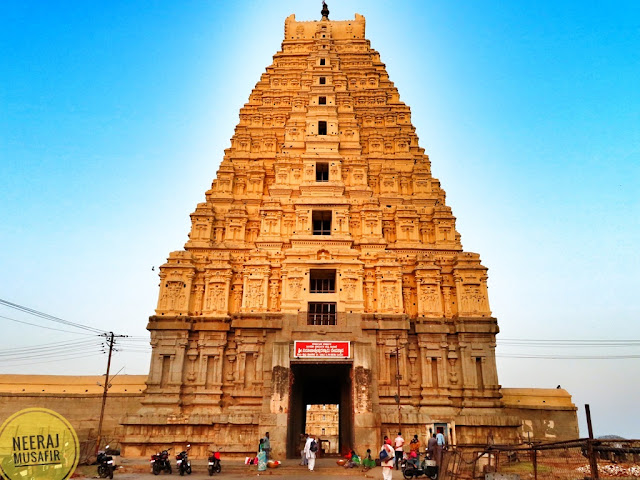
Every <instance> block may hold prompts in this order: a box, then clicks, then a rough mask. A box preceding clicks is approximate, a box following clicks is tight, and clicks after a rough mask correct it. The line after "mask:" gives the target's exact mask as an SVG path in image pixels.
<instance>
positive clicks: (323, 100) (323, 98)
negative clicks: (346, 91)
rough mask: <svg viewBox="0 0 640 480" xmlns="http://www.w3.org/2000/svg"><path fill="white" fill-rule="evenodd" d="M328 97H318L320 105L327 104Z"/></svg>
mask: <svg viewBox="0 0 640 480" xmlns="http://www.w3.org/2000/svg"><path fill="white" fill-rule="evenodd" d="M326 104H327V97H318V105H326Z"/></svg>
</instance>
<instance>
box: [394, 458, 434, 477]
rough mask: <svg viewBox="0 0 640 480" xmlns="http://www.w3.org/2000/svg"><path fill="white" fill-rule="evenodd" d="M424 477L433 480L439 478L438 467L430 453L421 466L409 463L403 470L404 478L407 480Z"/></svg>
mask: <svg viewBox="0 0 640 480" xmlns="http://www.w3.org/2000/svg"><path fill="white" fill-rule="evenodd" d="M422 475H426V476H427V477H429V478H430V479H431V480H436V479H437V478H438V466H437V465H436V461H435V460H433V459H432V458H431V455H430V454H429V453H427V454H426V455H425V457H424V460H423V461H422V463H421V464H420V466H416V465H414V464H413V463H411V462H407V463H406V466H405V468H404V469H403V470H402V476H403V477H404V478H405V479H406V480H411V479H412V478H413V477H421V476H422Z"/></svg>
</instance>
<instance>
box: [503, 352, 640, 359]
mask: <svg viewBox="0 0 640 480" xmlns="http://www.w3.org/2000/svg"><path fill="white" fill-rule="evenodd" d="M496 357H497V358H531V359H538V360H630V359H635V358H640V355H529V354H525V353H523V354H517V353H514V354H513V355H509V354H507V355H501V354H496Z"/></svg>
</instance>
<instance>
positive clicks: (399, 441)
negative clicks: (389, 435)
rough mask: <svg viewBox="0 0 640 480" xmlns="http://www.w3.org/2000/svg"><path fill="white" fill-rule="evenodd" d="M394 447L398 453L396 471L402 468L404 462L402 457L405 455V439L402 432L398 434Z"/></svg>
mask: <svg viewBox="0 0 640 480" xmlns="http://www.w3.org/2000/svg"><path fill="white" fill-rule="evenodd" d="M393 446H394V447H395V451H396V470H398V468H399V467H400V462H402V455H403V454H404V450H403V448H402V447H404V438H402V432H398V436H397V437H396V439H395V440H394V441H393Z"/></svg>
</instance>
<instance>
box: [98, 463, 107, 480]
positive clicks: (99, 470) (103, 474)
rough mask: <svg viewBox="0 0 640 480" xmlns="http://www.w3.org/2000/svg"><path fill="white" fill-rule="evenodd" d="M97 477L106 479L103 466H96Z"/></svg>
mask: <svg viewBox="0 0 640 480" xmlns="http://www.w3.org/2000/svg"><path fill="white" fill-rule="evenodd" d="M98 475H100V478H107V472H106V467H105V466H104V465H98Z"/></svg>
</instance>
